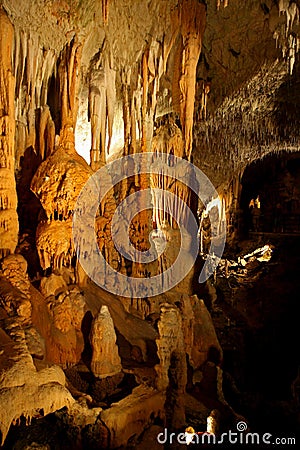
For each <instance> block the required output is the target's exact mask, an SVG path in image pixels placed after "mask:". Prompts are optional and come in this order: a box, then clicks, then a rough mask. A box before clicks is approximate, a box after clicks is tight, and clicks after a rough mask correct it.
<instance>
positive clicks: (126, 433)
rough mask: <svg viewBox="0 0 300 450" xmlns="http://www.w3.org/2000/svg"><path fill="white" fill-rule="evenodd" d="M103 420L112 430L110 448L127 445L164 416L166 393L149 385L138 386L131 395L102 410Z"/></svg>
mask: <svg viewBox="0 0 300 450" xmlns="http://www.w3.org/2000/svg"><path fill="white" fill-rule="evenodd" d="M100 417H101V420H102V422H103V423H104V424H105V425H106V427H107V428H108V429H109V430H110V439H111V440H110V444H109V445H110V448H118V447H120V446H122V445H124V446H126V445H127V443H128V441H129V440H130V438H131V437H134V436H138V435H139V434H140V431H141V429H144V428H147V427H148V425H149V424H150V423H151V422H152V421H153V420H154V419H155V418H161V419H163V417H164V394H163V393H162V392H159V391H157V390H155V389H153V388H149V387H147V386H138V387H137V388H135V389H134V390H133V392H132V394H131V395H129V396H128V397H126V398H125V399H124V400H121V401H120V402H118V403H115V404H114V405H113V406H112V407H111V408H109V409H107V410H105V411H102V413H101V415H100Z"/></svg>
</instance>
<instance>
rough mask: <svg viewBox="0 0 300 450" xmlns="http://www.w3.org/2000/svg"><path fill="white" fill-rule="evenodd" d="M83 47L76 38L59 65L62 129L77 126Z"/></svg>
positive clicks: (69, 45) (64, 53) (68, 46)
mask: <svg viewBox="0 0 300 450" xmlns="http://www.w3.org/2000/svg"><path fill="white" fill-rule="evenodd" d="M82 46H83V43H82V42H79V41H78V39H77V38H76V37H75V38H74V39H73V40H72V41H71V42H70V44H68V45H67V46H66V48H65V49H64V51H63V54H62V57H61V60H60V63H59V69H58V73H59V81H60V92H61V128H62V129H63V128H64V127H66V126H72V127H73V129H75V125H76V119H77V111H78V87H79V82H80V76H79V72H80V64H81V53H82Z"/></svg>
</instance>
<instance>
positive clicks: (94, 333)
mask: <svg viewBox="0 0 300 450" xmlns="http://www.w3.org/2000/svg"><path fill="white" fill-rule="evenodd" d="M116 339H117V338H116V333H115V329H114V323H113V320H112V318H111V315H110V313H109V310H108V307H107V306H102V307H101V309H100V311H99V313H98V315H97V316H96V317H95V318H94V320H93V323H92V328H91V333H90V341H91V346H92V349H93V355H92V361H91V370H92V372H93V374H94V375H95V377H97V378H105V377H111V376H113V375H116V374H118V373H120V372H121V370H122V365H121V359H120V356H119V353H118V347H117V345H116Z"/></svg>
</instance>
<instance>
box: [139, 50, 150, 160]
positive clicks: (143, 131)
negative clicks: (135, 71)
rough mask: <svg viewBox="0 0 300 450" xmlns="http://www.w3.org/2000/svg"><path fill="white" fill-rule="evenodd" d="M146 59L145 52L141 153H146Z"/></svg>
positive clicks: (143, 59) (143, 63)
mask: <svg viewBox="0 0 300 450" xmlns="http://www.w3.org/2000/svg"><path fill="white" fill-rule="evenodd" d="M148 57H149V52H148V51H147V50H146V51H145V52H144V53H143V56H142V80H143V96H142V138H141V151H142V152H146V151H147V125H146V119H147V103H148Z"/></svg>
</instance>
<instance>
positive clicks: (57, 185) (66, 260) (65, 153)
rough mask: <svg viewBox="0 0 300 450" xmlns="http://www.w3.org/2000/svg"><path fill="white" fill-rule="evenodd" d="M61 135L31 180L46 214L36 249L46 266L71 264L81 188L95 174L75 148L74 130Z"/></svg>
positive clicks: (57, 266) (39, 227)
mask: <svg viewBox="0 0 300 450" xmlns="http://www.w3.org/2000/svg"><path fill="white" fill-rule="evenodd" d="M61 139H62V144H61V145H60V146H59V147H58V148H57V149H56V151H55V152H54V153H53V154H52V155H50V156H49V157H48V158H47V159H46V160H45V161H44V162H43V163H42V164H41V165H40V167H39V169H38V171H37V172H36V174H35V176H34V178H33V180H32V184H31V189H32V191H33V192H34V193H35V194H36V196H37V197H38V198H39V199H40V201H41V204H42V206H43V208H44V211H45V214H46V218H45V219H44V220H42V221H41V222H40V223H39V226H38V229H37V249H38V252H39V257H40V263H41V266H42V268H43V269H47V268H49V267H50V266H51V265H52V266H53V267H55V268H62V266H70V265H71V260H72V257H73V254H74V250H73V245H72V214H73V211H74V208H75V203H76V200H77V197H78V195H79V192H80V190H81V188H82V187H83V186H84V184H85V182H86V181H87V179H88V178H89V176H90V175H91V174H92V170H91V169H90V168H89V166H88V165H87V163H86V162H85V161H84V159H83V158H82V157H80V156H79V155H78V154H77V153H76V151H75V149H74V137H73V136H72V130H71V129H69V131H68V130H67V131H65V133H64V134H62V136H61ZM58 236H60V238H58Z"/></svg>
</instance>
